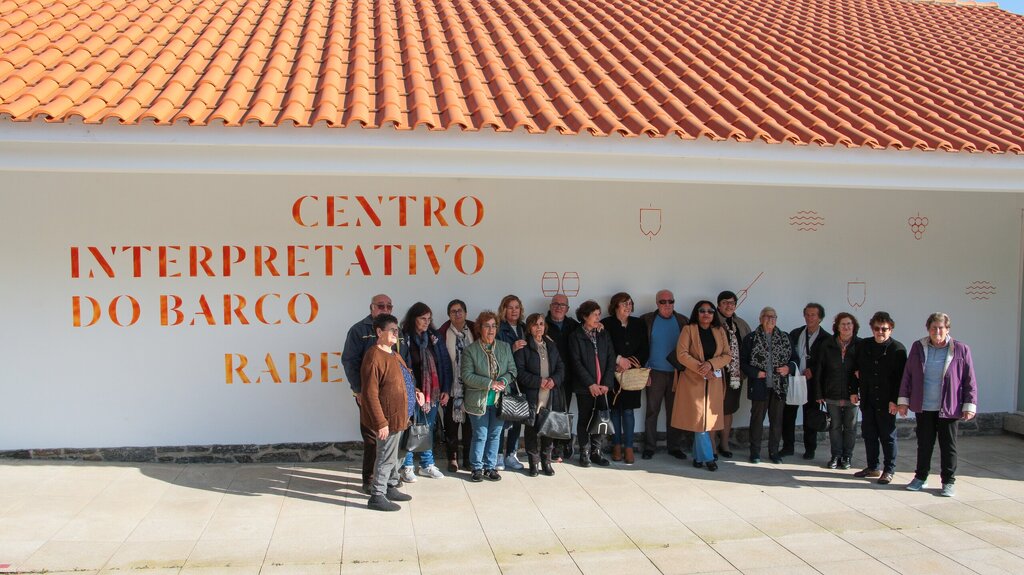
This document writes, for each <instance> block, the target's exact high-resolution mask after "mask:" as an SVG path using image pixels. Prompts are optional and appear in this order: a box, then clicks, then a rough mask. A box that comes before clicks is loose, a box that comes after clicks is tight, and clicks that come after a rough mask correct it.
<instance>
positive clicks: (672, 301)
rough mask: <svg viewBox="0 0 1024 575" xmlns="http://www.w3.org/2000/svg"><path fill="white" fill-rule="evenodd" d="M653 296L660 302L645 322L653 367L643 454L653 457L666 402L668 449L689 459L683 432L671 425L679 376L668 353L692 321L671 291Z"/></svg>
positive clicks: (672, 349)
mask: <svg viewBox="0 0 1024 575" xmlns="http://www.w3.org/2000/svg"><path fill="white" fill-rule="evenodd" d="M654 299H655V303H657V305H658V311H652V312H649V313H645V314H644V315H643V320H644V324H645V325H646V326H647V340H648V341H649V342H651V343H650V347H651V355H650V358H649V359H648V360H647V367H649V368H651V384H650V385H648V386H647V413H646V416H645V417H644V450H643V452H641V454H640V457H641V458H643V459H650V458H652V457H654V450H655V448H656V447H657V445H658V416H659V415H660V414H661V406H662V404H664V405H665V447H667V448H668V453H669V455H673V456H675V457H677V458H679V459H686V454H685V453H683V445H682V444H683V438H682V435H683V433H682V431H681V430H679V429H676V428H674V427H672V425H671V422H672V404H673V402H674V401H675V394H674V393H673V392H672V386H673V383H674V381H675V376H676V364H673V363H672V362H670V361H669V356H670V355H671V356H674V355H675V351H676V343H678V341H679V332H680V331H682V329H683V326H684V325H686V324H687V323H689V322H688V320H687V319H686V316H685V315H683V314H680V313H676V298H675V296H674V295H672V292H671V291H669V290H667V289H663V290H661V291H659V292H658V293H657V295H656V296H655V298H654Z"/></svg>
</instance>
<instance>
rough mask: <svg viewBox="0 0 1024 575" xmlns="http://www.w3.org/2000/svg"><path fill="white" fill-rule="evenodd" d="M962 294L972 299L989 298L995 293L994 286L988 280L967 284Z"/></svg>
mask: <svg viewBox="0 0 1024 575" xmlns="http://www.w3.org/2000/svg"><path fill="white" fill-rule="evenodd" d="M964 295H966V296H967V297H969V298H971V299H973V300H989V299H991V298H992V296H994V295H996V286H995V285H993V284H992V282H989V281H973V282H971V283H969V284H967V288H966V289H964Z"/></svg>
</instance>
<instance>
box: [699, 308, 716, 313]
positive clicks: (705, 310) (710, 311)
mask: <svg viewBox="0 0 1024 575" xmlns="http://www.w3.org/2000/svg"><path fill="white" fill-rule="evenodd" d="M697 313H715V310H713V309H710V308H706V307H702V308H700V309H699V310H697Z"/></svg>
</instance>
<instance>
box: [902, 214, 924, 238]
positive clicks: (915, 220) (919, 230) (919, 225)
mask: <svg viewBox="0 0 1024 575" xmlns="http://www.w3.org/2000/svg"><path fill="white" fill-rule="evenodd" d="M907 225H908V226H910V231H911V233H913V234H914V239H915V240H919V239H921V237H922V236H924V230H925V228H927V227H928V217H927V216H922V215H921V212H918V213H917V215H916V216H911V217H909V218H907Z"/></svg>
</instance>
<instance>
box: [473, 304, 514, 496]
mask: <svg viewBox="0 0 1024 575" xmlns="http://www.w3.org/2000/svg"><path fill="white" fill-rule="evenodd" d="M476 329H477V333H476V338H477V339H476V341H474V342H473V343H471V344H470V345H469V347H467V348H466V351H465V352H463V355H462V385H463V386H464V387H465V394H466V398H465V404H464V408H465V410H466V413H467V414H468V415H469V418H470V421H471V422H472V424H473V446H472V449H471V450H470V456H469V461H470V465H471V466H472V468H473V474H472V475H471V476H470V481H476V482H480V481H483V480H484V478H487V479H489V480H491V481H499V480H500V479H501V475H499V474H498V470H497V469H496V466H497V459H498V444H499V442H500V440H501V430H502V423H503V422H502V421H501V420H500V419H498V412H497V409H496V408H495V404H496V403H497V400H498V395H499V394H501V393H502V392H503V391H505V386H507V385H508V384H510V383H512V381H513V380H515V378H516V364H515V361H513V358H512V348H511V347H509V345H508V344H507V343H505V342H503V341H498V340H497V335H498V316H497V315H496V314H495V313H494V312H493V311H489V310H485V311H482V312H480V315H478V316H477V318H476Z"/></svg>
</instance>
